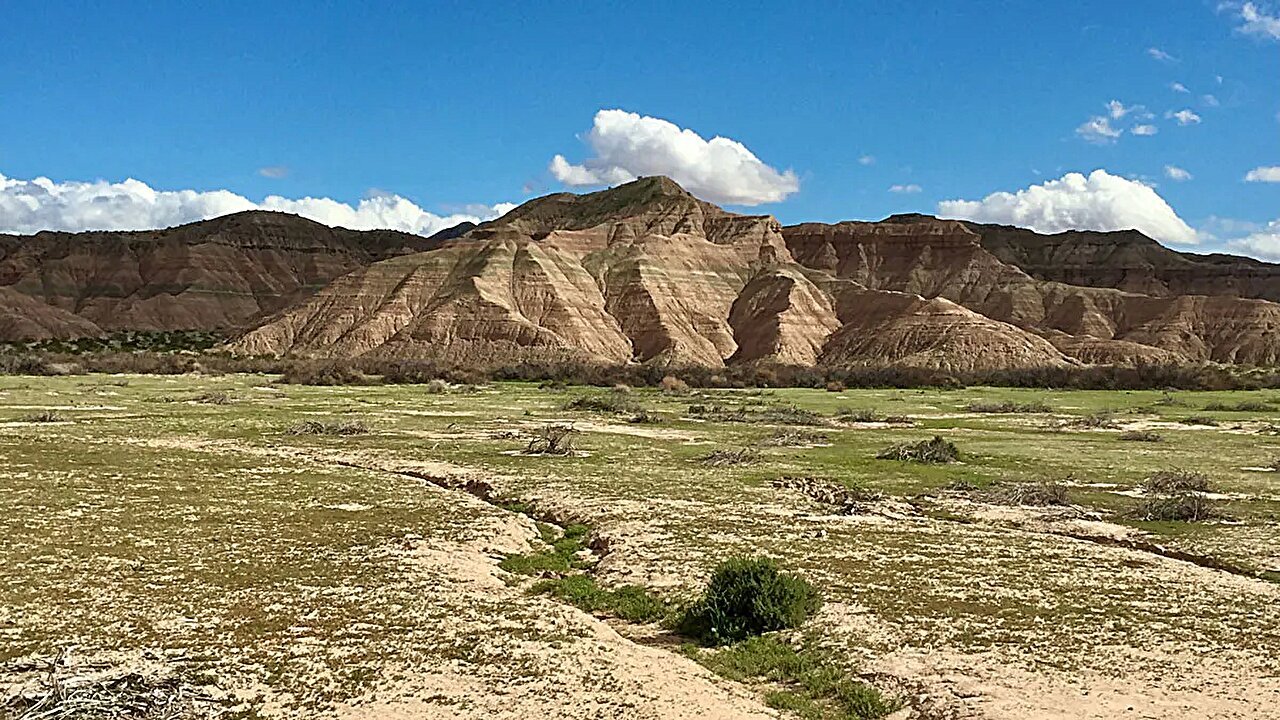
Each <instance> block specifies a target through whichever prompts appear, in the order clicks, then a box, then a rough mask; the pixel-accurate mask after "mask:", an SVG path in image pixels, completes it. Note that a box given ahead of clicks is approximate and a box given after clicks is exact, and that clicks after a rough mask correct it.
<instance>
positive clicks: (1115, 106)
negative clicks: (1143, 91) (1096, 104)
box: [1107, 100, 1142, 120]
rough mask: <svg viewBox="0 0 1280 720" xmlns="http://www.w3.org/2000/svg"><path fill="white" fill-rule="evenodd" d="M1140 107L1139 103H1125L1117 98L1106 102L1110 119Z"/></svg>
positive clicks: (1117, 118)
mask: <svg viewBox="0 0 1280 720" xmlns="http://www.w3.org/2000/svg"><path fill="white" fill-rule="evenodd" d="M1141 108H1142V106H1141V105H1125V104H1124V103H1122V102H1120V101H1119V100H1112V101H1111V102H1109V103H1107V114H1109V115H1110V116H1111V119H1112V120H1119V119H1120V118H1122V117H1124V116H1125V115H1128V114H1129V113H1131V112H1133V111H1134V110H1140V109H1141Z"/></svg>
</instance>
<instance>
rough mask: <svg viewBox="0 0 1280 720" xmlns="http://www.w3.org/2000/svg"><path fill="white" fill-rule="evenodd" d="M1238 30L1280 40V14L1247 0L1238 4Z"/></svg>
mask: <svg viewBox="0 0 1280 720" xmlns="http://www.w3.org/2000/svg"><path fill="white" fill-rule="evenodd" d="M1238 13H1239V18H1240V27H1239V28H1238V29H1239V31H1240V32H1242V33H1244V34H1246V35H1256V36H1258V37H1261V38H1269V39H1271V40H1280V15H1272V14H1270V13H1268V12H1266V11H1264V10H1263V9H1262V8H1261V7H1259V6H1258V4H1257V3H1251V2H1247V3H1245V4H1243V5H1241V6H1239V10H1238Z"/></svg>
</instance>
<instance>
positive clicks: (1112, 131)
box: [1076, 115, 1124, 145]
mask: <svg viewBox="0 0 1280 720" xmlns="http://www.w3.org/2000/svg"><path fill="white" fill-rule="evenodd" d="M1122 134H1124V131H1123V130H1121V129H1119V128H1117V127H1113V126H1112V125H1111V118H1109V117H1106V116H1103V115H1094V116H1093V117H1091V118H1089V119H1088V120H1086V121H1085V123H1084V124H1083V125H1081V126H1080V127H1078V128H1076V135H1079V136H1080V137H1081V138H1082V139H1083V140H1084V141H1085V142H1091V143H1093V144H1095V145H1108V144H1110V143H1113V142H1115V141H1116V140H1117V139H1119V137H1120V136H1121V135H1122Z"/></svg>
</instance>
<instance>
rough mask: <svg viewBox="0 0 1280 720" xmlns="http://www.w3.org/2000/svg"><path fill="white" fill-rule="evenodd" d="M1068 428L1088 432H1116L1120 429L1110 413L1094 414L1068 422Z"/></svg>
mask: <svg viewBox="0 0 1280 720" xmlns="http://www.w3.org/2000/svg"><path fill="white" fill-rule="evenodd" d="M1067 426H1068V427H1075V428H1084V429H1086V430H1114V429H1116V428H1118V427H1120V426H1119V425H1118V424H1117V423H1116V421H1115V418H1113V417H1111V414H1110V413H1092V414H1089V415H1085V416H1083V417H1078V418H1074V419H1072V420H1068V421H1067Z"/></svg>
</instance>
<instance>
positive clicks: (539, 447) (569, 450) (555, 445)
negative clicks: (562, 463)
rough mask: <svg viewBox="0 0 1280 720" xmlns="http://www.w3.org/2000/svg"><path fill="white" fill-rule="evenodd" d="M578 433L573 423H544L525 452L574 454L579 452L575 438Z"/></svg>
mask: <svg viewBox="0 0 1280 720" xmlns="http://www.w3.org/2000/svg"><path fill="white" fill-rule="evenodd" d="M577 433H578V431H577V430H575V429H573V426H571V425H544V426H543V427H541V428H540V429H539V430H538V433H537V435H536V436H535V437H534V438H533V439H532V440H530V441H529V444H528V445H527V446H526V447H525V450H524V452H525V454H526V455H562V456H569V455H573V454H574V453H575V452H577V447H576V446H575V444H574V440H573V437H574V435H576V434H577Z"/></svg>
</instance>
